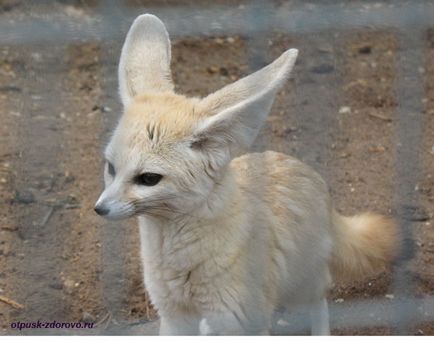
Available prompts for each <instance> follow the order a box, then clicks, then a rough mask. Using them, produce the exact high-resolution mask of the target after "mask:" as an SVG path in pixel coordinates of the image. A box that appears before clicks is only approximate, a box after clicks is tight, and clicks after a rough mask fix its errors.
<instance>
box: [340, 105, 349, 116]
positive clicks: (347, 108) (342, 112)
mask: <svg viewBox="0 0 434 344" xmlns="http://www.w3.org/2000/svg"><path fill="white" fill-rule="evenodd" d="M339 113H340V114H342V115H343V114H346V113H351V108H350V107H349V106H341V108H340V109H339Z"/></svg>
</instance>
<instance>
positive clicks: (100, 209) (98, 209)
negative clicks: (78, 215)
mask: <svg viewBox="0 0 434 344" xmlns="http://www.w3.org/2000/svg"><path fill="white" fill-rule="evenodd" d="M94 210H95V212H96V213H97V214H98V215H101V216H104V215H107V214H108V213H109V212H110V210H109V209H108V208H105V207H103V206H102V205H97V206H95V208H94Z"/></svg>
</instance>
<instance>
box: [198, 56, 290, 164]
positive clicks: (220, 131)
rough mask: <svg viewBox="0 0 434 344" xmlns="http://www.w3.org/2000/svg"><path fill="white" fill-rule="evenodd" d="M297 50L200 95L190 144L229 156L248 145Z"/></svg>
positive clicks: (252, 139) (256, 132)
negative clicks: (203, 95)
mask: <svg viewBox="0 0 434 344" xmlns="http://www.w3.org/2000/svg"><path fill="white" fill-rule="evenodd" d="M297 54H298V51H297V50H296V49H290V50H288V51H286V52H285V53H283V54H282V55H281V56H280V57H279V58H278V59H277V60H275V61H274V62H273V63H271V64H269V65H268V66H266V67H264V68H262V69H261V70H259V71H257V72H255V73H253V74H251V75H249V76H247V77H245V78H243V79H241V80H238V81H236V82H235V83H233V84H231V85H228V86H226V87H224V88H222V89H221V90H219V91H217V92H215V93H212V94H210V95H209V96H208V97H206V98H204V99H202V100H201V102H200V103H199V104H198V110H199V111H200V112H201V113H203V114H205V116H206V117H205V118H204V119H202V120H201V121H200V122H199V124H198V126H197V128H196V129H195V131H194V134H193V147H194V146H196V147H198V148H199V147H201V148H206V147H209V148H212V149H213V150H214V152H215V151H216V149H218V150H220V149H224V150H225V151H227V152H229V157H228V158H229V159H230V158H234V157H235V156H237V155H239V154H240V153H241V152H243V151H245V150H246V149H247V148H249V146H250V145H251V144H252V143H253V141H254V139H255V137H256V135H257V134H258V132H259V130H260V128H261V126H262V124H263V122H264V120H265V118H266V117H267V115H268V112H269V111H270V109H271V105H272V104H273V100H274V97H275V95H276V93H277V91H278V90H279V89H280V88H281V87H282V85H283V84H284V82H285V81H286V79H287V78H288V76H289V74H290V72H291V70H292V68H293V66H294V63H295V60H296V58H297Z"/></svg>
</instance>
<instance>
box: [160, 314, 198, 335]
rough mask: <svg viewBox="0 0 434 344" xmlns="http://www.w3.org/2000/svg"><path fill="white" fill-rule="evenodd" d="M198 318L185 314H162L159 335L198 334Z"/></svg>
mask: <svg viewBox="0 0 434 344" xmlns="http://www.w3.org/2000/svg"><path fill="white" fill-rule="evenodd" d="M199 320H200V319H199V318H196V317H194V316H187V315H178V316H175V315H170V316H162V317H161V319H160V332H159V335H160V336H195V335H198V334H199Z"/></svg>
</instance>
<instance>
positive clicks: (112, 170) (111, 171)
mask: <svg viewBox="0 0 434 344" xmlns="http://www.w3.org/2000/svg"><path fill="white" fill-rule="evenodd" d="M107 170H108V173H109V175H111V176H112V177H114V176H115V174H116V171H115V167H114V166H113V164H112V163H111V162H110V161H107Z"/></svg>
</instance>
